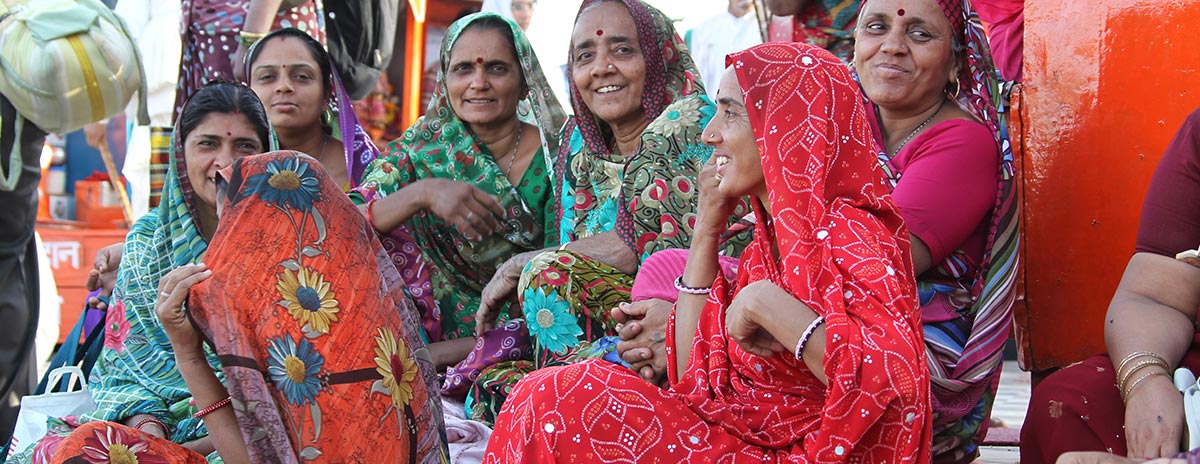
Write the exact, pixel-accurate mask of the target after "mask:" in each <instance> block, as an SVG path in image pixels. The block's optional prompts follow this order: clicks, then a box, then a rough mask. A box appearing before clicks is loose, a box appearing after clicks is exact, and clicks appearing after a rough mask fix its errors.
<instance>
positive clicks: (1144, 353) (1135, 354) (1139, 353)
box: [1117, 351, 1167, 373]
mask: <svg viewBox="0 0 1200 464" xmlns="http://www.w3.org/2000/svg"><path fill="white" fill-rule="evenodd" d="M1143 356H1150V357H1152V358H1154V359H1157V360H1159V361H1162V363H1163V364H1167V360H1166V359H1163V357H1162V356H1160V355H1159V354H1158V353H1155V352H1153V351H1134V352H1132V353H1129V355H1128V356H1125V359H1122V360H1121V363H1120V364H1117V373H1120V372H1121V371H1123V370H1125V365H1126V364H1129V361H1132V360H1134V359H1136V358H1140V357H1143Z"/></svg>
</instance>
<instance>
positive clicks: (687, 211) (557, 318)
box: [467, 0, 713, 420]
mask: <svg viewBox="0 0 1200 464" xmlns="http://www.w3.org/2000/svg"><path fill="white" fill-rule="evenodd" d="M568 67H569V69H570V77H571V104H572V107H573V108H574V109H575V116H574V117H573V118H572V119H571V120H570V121H569V122H568V123H567V127H566V129H565V130H564V131H563V135H562V141H561V145H560V150H559V153H558V157H557V159H555V169H554V188H555V197H556V199H557V200H558V201H559V202H561V203H560V209H559V210H558V214H557V215H556V216H557V219H558V226H557V230H558V238H559V241H560V243H562V245H560V246H559V248H558V249H556V250H543V251H537V252H531V253H524V254H521V255H517V256H515V257H513V258H512V259H510V260H508V262H506V263H504V265H503V266H501V267H500V269H499V270H498V271H497V272H496V275H495V276H494V277H493V278H492V281H491V282H490V283H489V284H488V286H487V288H485V289H484V292H483V300H482V304H481V305H480V307H479V314H478V316H477V321H478V324H479V326H480V329H479V330H480V331H484V330H486V329H487V328H490V327H491V326H492V324H493V322H494V321H495V320H496V318H497V316H498V314H499V313H500V310H501V309H502V307H503V305H504V304H505V303H506V302H507V301H509V300H510V299H519V300H520V301H521V306H520V308H521V310H522V312H523V313H524V316H525V319H524V320H525V324H526V327H527V328H528V332H529V335H530V337H531V338H532V341H533V347H534V351H535V353H534V357H533V358H532V359H523V360H520V361H515V362H509V363H500V364H496V365H494V366H492V367H491V368H489V369H488V370H487V371H485V372H484V373H483V374H482V375H481V377H480V380H479V381H478V382H476V387H475V388H474V389H473V390H472V393H471V396H470V397H469V398H468V401H467V402H468V405H469V406H471V407H473V411H472V412H473V414H474V415H475V417H476V418H482V419H484V420H490V419H491V418H492V417H494V415H495V412H496V411H497V410H498V409H499V406H500V404H501V403H502V402H503V398H504V396H505V394H506V392H507V391H509V390H510V387H511V385H512V384H513V383H515V382H516V381H517V380H518V379H519V378H520V377H521V376H522V375H524V373H526V372H529V371H530V370H532V369H535V368H538V367H542V366H546V365H554V364H561V363H567V362H571V361H573V360H576V359H579V358H588V357H596V356H602V355H604V354H605V353H607V352H608V351H611V348H612V344H610V343H600V344H593V343H594V342H595V341H597V340H605V339H603V338H602V337H605V336H609V335H614V334H615V332H614V327H615V325H616V321H615V320H613V319H612V318H611V317H610V316H609V309H610V308H612V307H614V306H616V305H617V304H619V303H622V302H626V301H629V298H630V293H629V292H630V286H631V285H632V282H633V276H634V275H635V274H636V273H637V272H638V269H639V267H640V265H641V262H642V261H643V260H644V259H645V258H646V257H647V256H649V255H650V254H651V253H653V252H655V251H658V250H661V249H665V248H681V247H686V246H687V244H688V242H689V241H690V238H691V235H692V227H693V222H694V220H695V214H696V213H695V211H696V201H697V196H696V188H695V183H696V176H697V173H698V172H699V170H700V166H701V165H702V164H703V163H704V162H705V161H707V159H708V157H709V154H710V153H711V149H710V148H708V147H706V146H704V145H703V143H701V141H700V133H701V131H702V128H703V126H704V124H706V123H707V121H708V119H709V118H710V117H712V113H713V107H712V103H711V102H710V101H708V99H707V97H705V96H704V89H703V86H702V84H700V83H699V82H698V81H696V80H695V78H696V76H699V74H698V72H697V71H696V68H695V65H694V63H693V62H692V59H691V56H690V55H689V54H688V52H687V48H686V46H685V45H684V44H683V41H682V40H680V38H679V36H678V35H677V34H676V33H675V30H674V27H672V26H671V22H670V20H669V19H668V18H667V17H666V16H665V15H663V14H662V12H660V11H658V10H656V9H654V8H653V7H651V6H649V5H647V4H645V3H643V2H641V1H639V0H622V1H615V0H590V1H586V2H584V3H583V5H582V6H581V7H580V10H579V15H578V16H577V17H576V20H575V29H574V32H573V34H572V37H571V49H570V56H569V63H568Z"/></svg>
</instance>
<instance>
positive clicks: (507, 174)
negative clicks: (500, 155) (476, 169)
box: [504, 122, 525, 183]
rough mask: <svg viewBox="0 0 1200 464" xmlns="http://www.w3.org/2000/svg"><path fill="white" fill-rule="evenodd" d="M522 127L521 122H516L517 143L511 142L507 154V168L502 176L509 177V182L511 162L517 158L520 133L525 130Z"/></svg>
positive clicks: (510, 179)
mask: <svg viewBox="0 0 1200 464" xmlns="http://www.w3.org/2000/svg"><path fill="white" fill-rule="evenodd" d="M522 129H524V127H522V125H521V123H519V122H518V123H517V143H514V144H513V149H512V153H511V154H509V155H508V169H505V170H504V177H507V178H508V179H509V182H510V183H511V182H512V168H513V162H515V161H516V160H517V149H518V148H520V147H521V133H522V132H525V131H524V130H522Z"/></svg>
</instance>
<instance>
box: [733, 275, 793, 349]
mask: <svg viewBox="0 0 1200 464" xmlns="http://www.w3.org/2000/svg"><path fill="white" fill-rule="evenodd" d="M771 291H782V289H780V288H779V286H777V285H775V284H774V283H772V282H771V281H769V280H760V281H757V282H753V283H751V284H749V285H747V286H745V287H744V288H742V289H741V291H739V292H738V294H737V295H736V296H734V297H733V301H732V302H731V303H730V304H729V308H727V309H726V310H725V329H726V330H727V331H728V332H729V338H732V339H733V341H734V342H736V343H737V344H738V346H740V347H742V349H743V350H745V351H746V352H747V353H750V354H753V355H757V356H762V357H771V356H774V355H775V353H778V352H781V351H789V350H788V348H787V347H785V346H783V344H782V343H779V341H778V340H776V339H775V337H774V336H772V335H771V333H770V332H768V331H767V329H766V328H765V327H763V325H762V323H761V322H760V321H759V320H758V315H759V314H764V313H765V311H763V309H764V308H763V307H762V302H763V301H764V300H766V299H765V298H762V297H763V296H765V295H764V293H766V292H771Z"/></svg>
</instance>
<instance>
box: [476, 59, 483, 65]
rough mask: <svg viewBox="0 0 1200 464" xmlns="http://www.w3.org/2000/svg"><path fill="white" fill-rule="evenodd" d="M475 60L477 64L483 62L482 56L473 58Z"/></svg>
mask: <svg viewBox="0 0 1200 464" xmlns="http://www.w3.org/2000/svg"><path fill="white" fill-rule="evenodd" d="M475 62H476V63H479V64H483V58H475Z"/></svg>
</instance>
